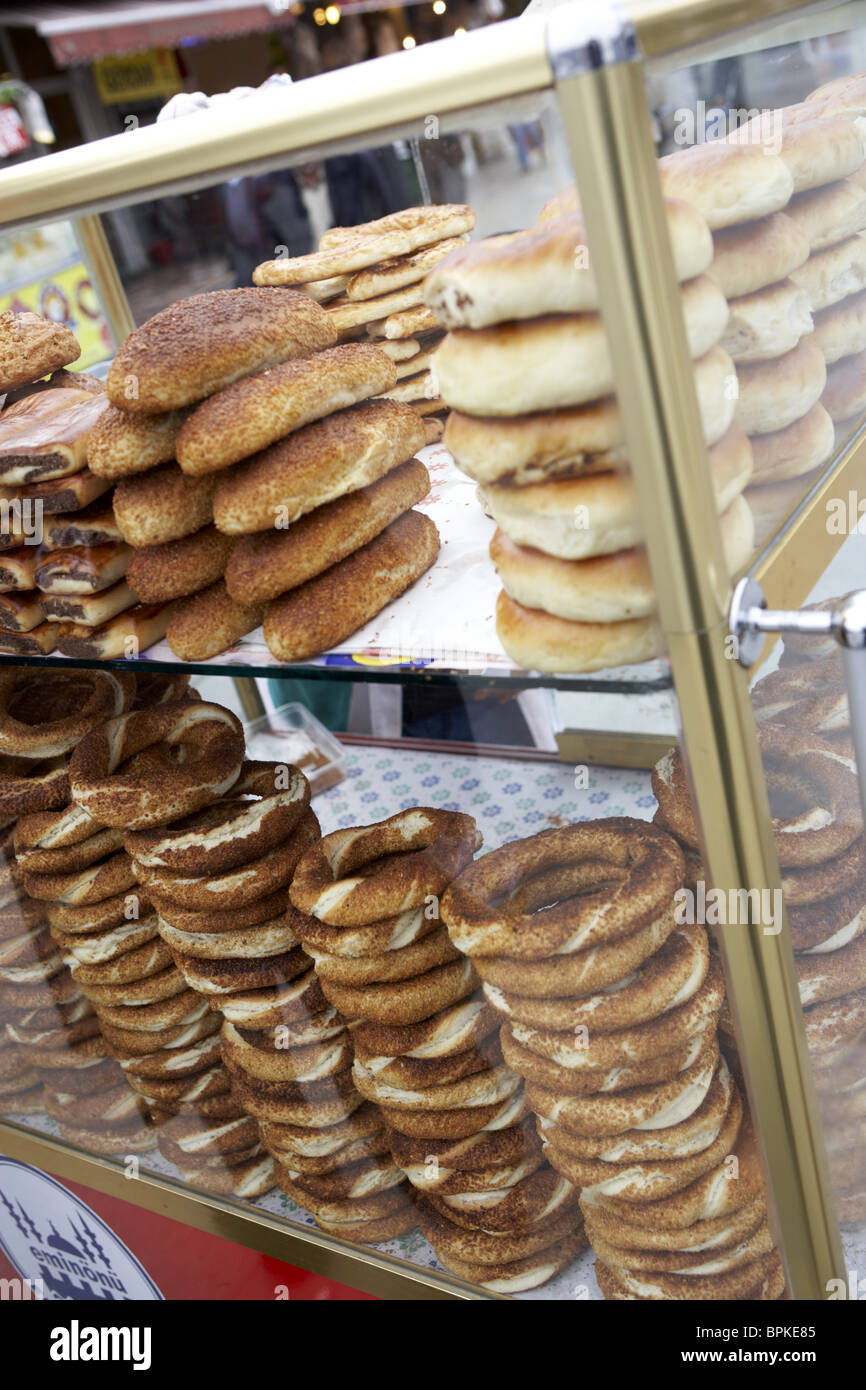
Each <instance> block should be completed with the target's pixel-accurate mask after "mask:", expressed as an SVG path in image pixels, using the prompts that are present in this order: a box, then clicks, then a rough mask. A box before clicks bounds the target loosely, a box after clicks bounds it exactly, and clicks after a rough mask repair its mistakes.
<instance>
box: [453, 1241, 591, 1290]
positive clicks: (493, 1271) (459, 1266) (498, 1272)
mask: <svg viewBox="0 0 866 1390" xmlns="http://www.w3.org/2000/svg"><path fill="white" fill-rule="evenodd" d="M587 1244H588V1241H587V1238H586V1235H585V1234H584V1232H583V1230H582V1229H581V1230H577V1231H570V1232H569V1233H568V1234H567V1235H564V1236H563V1237H562V1239H561V1240H558V1241H555V1242H554V1243H553V1244H551V1245H546V1246H544V1247H543V1248H542V1249H541V1250H538V1251H536V1253H535V1254H534V1255H525V1256H523V1258H522V1259H517V1260H511V1261H508V1262H507V1263H504V1264H491V1265H485V1264H480V1263H476V1262H475V1261H473V1260H461V1259H460V1257H459V1256H455V1255H451V1254H449V1253H448V1252H446V1253H445V1254H444V1255H441V1254H439V1252H438V1250H437V1252H436V1253H437V1255H439V1259H440V1260H441V1262H442V1264H444V1266H445V1268H446V1269H449V1270H450V1271H451V1273H452V1274H456V1275H457V1277H458V1279H466V1280H467V1281H469V1282H470V1283H473V1284H478V1285H479V1286H480V1287H481V1288H482V1289H488V1290H489V1291H490V1292H491V1293H501V1294H516V1293H525V1292H526V1290H527V1289H537V1288H539V1287H540V1286H541V1285H542V1284H546V1283H547V1281H548V1280H549V1279H553V1278H554V1277H555V1276H556V1275H557V1274H560V1273H561V1272H562V1270H564V1269H567V1268H568V1266H569V1265H570V1264H571V1262H572V1260H574V1259H575V1257H576V1256H577V1255H579V1254H580V1252H581V1250H585V1249H586V1246H587Z"/></svg>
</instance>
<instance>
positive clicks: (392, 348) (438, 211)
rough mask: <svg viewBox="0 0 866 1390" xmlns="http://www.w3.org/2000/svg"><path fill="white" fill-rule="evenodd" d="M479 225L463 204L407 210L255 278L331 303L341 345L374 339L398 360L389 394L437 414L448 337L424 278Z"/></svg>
mask: <svg viewBox="0 0 866 1390" xmlns="http://www.w3.org/2000/svg"><path fill="white" fill-rule="evenodd" d="M474 226H475V214H474V212H473V211H472V209H471V208H470V207H467V206H466V205H465V204H462V203H457V204H450V203H449V204H434V205H433V206H432V207H417V208H405V209H404V210H403V211H402V212H394V213H389V214H388V215H387V216H386V217H380V218H378V219H377V220H376V221H375V222H365V223H362V224H361V225H360V226H357V227H332V228H331V230H330V231H328V232H325V233H324V235H323V236H322V238H321V240H320V242H319V249H318V251H314V252H313V253H312V254H310V255H308V256H296V257H294V258H292V259H288V258H282V259H279V260H275V261H265V262H264V264H263V265H260V266H258V267H257V268H256V270H255V271H254V273H253V280H254V281H255V283H256V284H257V285H291V286H292V287H293V288H295V289H300V290H303V291H304V293H305V294H308V295H310V296H311V297H312V298H313V299H315V300H317V301H318V303H320V304H322V305H324V307H325V311H326V313H327V315H328V318H329V319H330V320H331V322H332V323H333V325H334V327H335V328H336V330H337V335H338V339H339V341H340V342H347V341H353V340H356V339H366V340H368V341H372V342H374V343H375V344H376V346H377V347H379V348H380V349H381V351H382V352H384V353H386V354H387V355H388V356H389V357H390V358H392V360H393V361H394V364H395V367H396V371H397V380H396V382H395V384H394V385H393V386H392V387H391V388H390V390H389V391H388V392H387V393H383V394H386V395H387V397H388V398H389V399H390V400H396V401H403V402H405V403H407V404H409V405H411V406H412V408H413V410H416V411H418V412H419V414H421V415H432V416H437V415H439V414H440V413H441V412H442V411H443V410H444V408H445V407H444V403H443V402H442V400H440V398H439V394H438V391H437V389H436V381H435V377H434V375H433V373H432V370H431V367H432V361H433V353H434V351H435V349H436V348H437V346H438V345H439V343H440V342H441V340H442V336H443V335H442V330H441V328H440V326H439V324H438V322H437V320H436V316H435V315H434V314H433V313H432V312H431V311H430V309H429V308H427V306H426V305H425V303H424V293H423V286H424V277H425V275H427V274H428V273H429V272H430V271H431V270H432V269H433V268H434V266H436V265H438V263H439V262H440V261H441V260H443V259H444V257H446V256H447V255H449V254H450V252H452V251H453V250H455V248H456V247H458V246H460V245H462V244H463V243H464V242H465V241H466V240H467V239H468V234H469V232H470V231H471V230H472V228H473V227H474ZM439 432H440V434H441V428H440V431H439Z"/></svg>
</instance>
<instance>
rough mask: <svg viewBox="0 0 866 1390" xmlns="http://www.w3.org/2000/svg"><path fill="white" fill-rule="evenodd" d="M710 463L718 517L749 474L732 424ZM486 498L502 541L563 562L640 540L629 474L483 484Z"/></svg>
mask: <svg viewBox="0 0 866 1390" xmlns="http://www.w3.org/2000/svg"><path fill="white" fill-rule="evenodd" d="M709 460H710V473H711V477H712V483H713V491H714V493H715V497H716V505H717V506H718V509H719V511H720V512H721V511H724V510H725V508H726V507H728V506H730V504H731V502H732V501H733V500H734V498H735V497H737V496H738V495H739V494H740V493H741V492H742V490H743V488H744V487H745V486H746V484H747V483H748V481H749V479H750V477H751V475H752V451H751V447H750V444H749V441H748V439H747V438H746V436H745V435H744V434H743V431H742V430H741V429H740V428H739V426H738V425H731V427H730V429H729V430H728V432H727V434H726V435H725V436H724V438H723V439H721V440H720V441H719V443H718V444H714V445H713V447H712V448H711V449H710V451H709ZM484 495H485V497H486V499H487V503H488V506H489V508H490V512H491V515H492V516H493V518H494V520H495V521H496V524H497V525H498V526H499V527H500V529H501V530H502V531H503V532H504V533H505V535H506V536H508V537H509V538H510V539H511V540H513V541H516V542H517V543H518V544H519V545H527V546H533V547H534V548H535V549H537V550H543V551H545V552H546V553H547V554H548V555H558V556H559V557H560V558H561V559H563V560H583V559H587V558H589V557H590V556H593V555H610V554H612V553H613V552H614V551H617V550H626V549H628V548H630V547H631V546H633V545H637V544H638V543H639V542H640V541H641V539H642V537H643V527H642V525H641V520H640V514H639V510H638V502H637V494H636V492H635V486H634V481H633V480H632V478H631V477H630V476H629V474H627V473H614V472H611V473H598V474H591V475H589V476H588V477H578V478H562V479H559V480H557V481H554V482H549V483H534V484H532V485H531V486H529V487H511V486H509V485H507V484H503V483H487V484H485V487H484Z"/></svg>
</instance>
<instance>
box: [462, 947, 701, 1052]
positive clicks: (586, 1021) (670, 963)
mask: <svg viewBox="0 0 866 1390" xmlns="http://www.w3.org/2000/svg"><path fill="white" fill-rule="evenodd" d="M708 965H709V942H708V940H707V934H706V931H705V930H704V928H703V927H702V926H700V925H696V926H692V927H688V926H683V927H677V929H676V930H675V931H673V932H672V933H671V935H670V936H669V937H668V938H667V940H666V941H665V942H664V944H663V945H662V946H661V947H660V948H659V950H658V951H656V953H655V954H654V955H653V956H650V957H649V959H648V960H646V961H645V962H644V964H643V965H641V966H639V967H638V969H637V970H636V971H635V972H634V975H633V977H632V978H631V979H630V980H629V981H628V983H621V982H620V981H616V982H615V983H614V985H613V986H611V987H609V988H608V989H606V990H602V991H601V992H600V993H598V994H590V995H586V996H582V997H579V998H574V999H569V998H556V999H532V998H530V997H528V996H526V995H519V994H511V993H509V992H508V991H506V990H502V989H498V988H497V986H496V985H491V984H485V985H483V986H482V988H483V990H484V995H485V998H486V999H487V1000H488V1001H489V1003H490V1004H491V1005H492V1006H493V1008H495V1009H496V1010H497V1011H498V1012H499V1013H500V1014H504V1015H505V1017H506V1018H508V1019H511V1020H513V1021H517V1022H520V1023H526V1024H530V1025H532V1026H533V1027H537V1028H542V1029H543V1028H559V1029H571V1030H572V1031H573V1030H574V1029H575V1028H576V1027H578V1026H579V1025H586V1026H587V1027H590V1028H591V1029H592V1031H593V1033H594V1034H598V1033H608V1032H614V1031H615V1030H618V1029H621V1028H628V1027H632V1026H633V1025H635V1024H638V1023H645V1022H647V1020H649V1019H651V1018H655V1017H657V1016H658V1014H659V1013H664V1012H665V1011H666V1010H668V1009H671V1008H674V1007H675V1006H676V1005H678V1004H682V1003H685V1002H686V1000H688V999H691V998H692V996H693V995H694V994H695V993H696V991H697V990H699V989H700V987H701V985H702V984H703V982H704V978H705V976H706V973H707V967H708Z"/></svg>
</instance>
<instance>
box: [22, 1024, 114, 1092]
mask: <svg viewBox="0 0 866 1390" xmlns="http://www.w3.org/2000/svg"><path fill="white" fill-rule="evenodd" d="M108 1055H109V1053H108V1048H107V1047H106V1045H105V1043H104V1041H103V1039H102V1038H101V1037H100V1036H99V1035H96V1036H94V1037H92V1038H85V1039H84V1040H83V1041H82V1042H78V1043H72V1044H71V1045H70V1046H69V1047H60V1048H43V1047H34V1048H32V1049H31V1051H30V1053H29V1055H28V1061H30V1060H32V1062H33V1064H34V1065H35V1066H37V1067H46V1068H48V1070H49V1071H52V1072H54V1071H58V1070H59V1071H64V1072H65V1071H66V1070H67V1069H69V1070H70V1071H71V1070H76V1071H77V1070H78V1069H79V1068H86V1067H94V1068H95V1067H96V1066H97V1065H98V1064H100V1063H103V1062H104V1061H105V1059H106V1058H107V1057H108ZM94 1074H95V1073H94ZM100 1076H104V1072H100ZM63 1085H64V1086H65V1085H66V1077H65V1076H64V1078H63Z"/></svg>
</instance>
